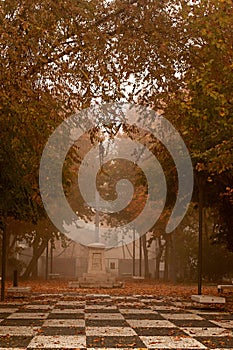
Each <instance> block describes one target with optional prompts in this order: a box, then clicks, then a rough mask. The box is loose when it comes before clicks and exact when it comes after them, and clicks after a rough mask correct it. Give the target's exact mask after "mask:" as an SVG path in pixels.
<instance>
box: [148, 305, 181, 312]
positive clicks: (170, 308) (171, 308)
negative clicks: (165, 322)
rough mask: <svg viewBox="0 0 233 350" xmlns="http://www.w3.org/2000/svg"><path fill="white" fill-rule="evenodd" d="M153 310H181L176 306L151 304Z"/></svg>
mask: <svg viewBox="0 0 233 350" xmlns="http://www.w3.org/2000/svg"><path fill="white" fill-rule="evenodd" d="M152 308H153V310H159V311H161V310H166V311H181V309H180V308H178V307H176V306H166V305H153V306H152Z"/></svg>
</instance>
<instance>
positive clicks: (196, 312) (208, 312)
mask: <svg viewBox="0 0 233 350" xmlns="http://www.w3.org/2000/svg"><path fill="white" fill-rule="evenodd" d="M187 311H188V312H192V313H193V314H198V315H208V316H211V315H220V316H221V315H230V313H229V312H220V311H212V310H209V311H208V310H200V309H199V310H197V309H195V310H191V309H187Z"/></svg>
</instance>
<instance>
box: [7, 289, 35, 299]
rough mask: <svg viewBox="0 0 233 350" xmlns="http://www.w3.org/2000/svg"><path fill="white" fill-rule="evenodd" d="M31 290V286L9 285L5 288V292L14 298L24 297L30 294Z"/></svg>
mask: <svg viewBox="0 0 233 350" xmlns="http://www.w3.org/2000/svg"><path fill="white" fill-rule="evenodd" d="M31 290H32V288H31V287H9V288H7V294H8V295H11V296H13V297H16V298H24V297H26V296H27V295H28V294H31Z"/></svg>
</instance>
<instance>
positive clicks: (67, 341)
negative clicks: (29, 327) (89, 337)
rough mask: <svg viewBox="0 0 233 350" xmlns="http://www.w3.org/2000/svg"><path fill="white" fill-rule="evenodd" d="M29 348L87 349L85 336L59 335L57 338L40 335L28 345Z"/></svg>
mask: <svg viewBox="0 0 233 350" xmlns="http://www.w3.org/2000/svg"><path fill="white" fill-rule="evenodd" d="M28 348H32V349H40V348H47V349H51V348H53V349H54V348H56V349H61V348H65V349H72V348H77V349H78V348H86V337H85V336H83V335H80V336H73V335H67V336H63V335H57V336H48V335H47V336H46V335H38V336H36V337H34V338H33V339H32V340H31V342H30V343H29V345H28Z"/></svg>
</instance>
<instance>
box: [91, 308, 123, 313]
mask: <svg viewBox="0 0 233 350" xmlns="http://www.w3.org/2000/svg"><path fill="white" fill-rule="evenodd" d="M85 313H88V314H94V313H101V314H104V313H105V314H107V313H108V314H114V313H118V314H119V310H117V309H107V308H106V309H86V310H85Z"/></svg>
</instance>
